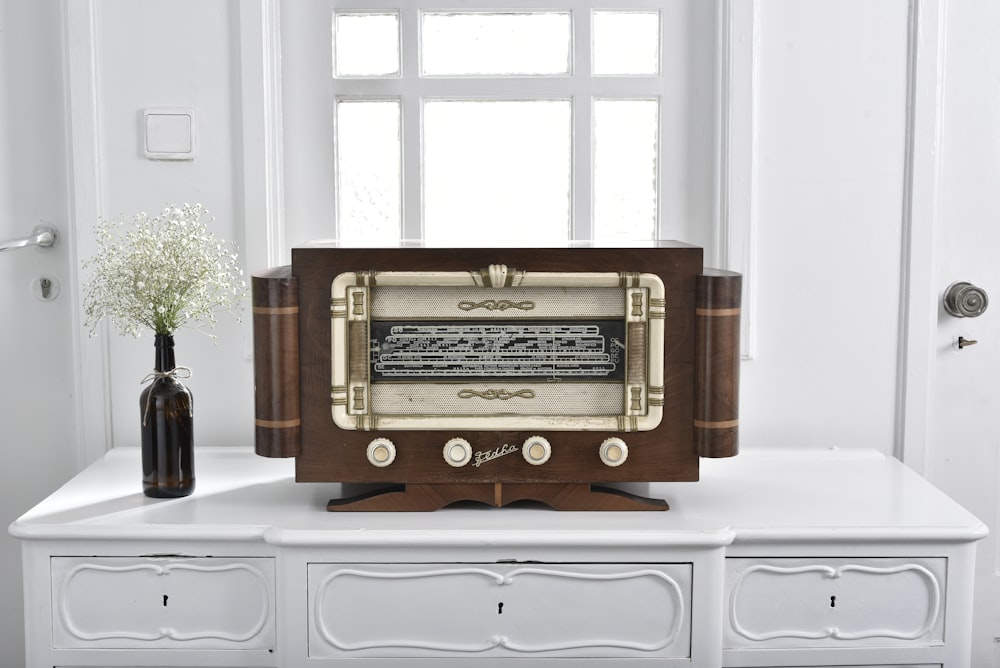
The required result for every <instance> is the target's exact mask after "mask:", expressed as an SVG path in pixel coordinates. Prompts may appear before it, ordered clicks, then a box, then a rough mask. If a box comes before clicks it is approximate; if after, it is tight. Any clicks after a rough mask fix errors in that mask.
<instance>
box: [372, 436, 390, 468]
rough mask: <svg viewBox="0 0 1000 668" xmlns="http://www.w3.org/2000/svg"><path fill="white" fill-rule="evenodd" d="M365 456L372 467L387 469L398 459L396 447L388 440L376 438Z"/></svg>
mask: <svg viewBox="0 0 1000 668" xmlns="http://www.w3.org/2000/svg"><path fill="white" fill-rule="evenodd" d="M365 454H366V455H367V456H368V462H369V463H370V464H371V465H372V466H377V467H379V468H385V467H386V466H388V465H389V464H392V462H393V461H394V460H395V459H396V446H395V445H393V443H392V441H390V440H389V439H387V438H376V439H375V440H373V441H372V442H371V443H369V444H368V451H367V452H366V453H365Z"/></svg>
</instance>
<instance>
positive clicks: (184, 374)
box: [139, 366, 194, 427]
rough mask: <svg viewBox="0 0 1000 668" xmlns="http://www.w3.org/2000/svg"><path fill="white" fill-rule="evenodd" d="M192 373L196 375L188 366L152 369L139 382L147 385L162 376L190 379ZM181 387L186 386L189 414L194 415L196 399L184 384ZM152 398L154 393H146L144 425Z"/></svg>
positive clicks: (143, 424)
mask: <svg viewBox="0 0 1000 668" xmlns="http://www.w3.org/2000/svg"><path fill="white" fill-rule="evenodd" d="M192 375H194V372H193V371H191V369H189V368H188V367H186V366H175V367H174V368H173V369H170V370H169V371H155V370H154V371H151V372H149V373H148V374H146V377H145V378H143V379H142V380H141V381H139V384H140V385H145V384H146V383H149V382H152V381H155V380H159V379H160V378H173V379H174V380H176V379H178V378H184V379H188V378H190V377H191V376H192ZM181 387H183V388H184V394H186V395H187V398H188V415H190V416H191V417H194V401H193V400H192V397H191V391H190V390H189V389H187V388H186V387H184V385H181ZM152 399H153V393H152V392H150V393H149V394H147V395H146V408H145V409H144V410H143V411H142V426H143V427H145V426H146V422H147V421H148V419H149V404H150V402H151V401H152Z"/></svg>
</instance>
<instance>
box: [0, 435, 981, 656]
mask: <svg viewBox="0 0 1000 668" xmlns="http://www.w3.org/2000/svg"><path fill="white" fill-rule="evenodd" d="M197 457H198V482H197V489H196V490H195V492H194V494H193V495H192V496H190V497H187V498H183V499H165V500H154V499H149V498H147V497H145V496H143V494H142V491H141V486H140V473H141V465H140V462H139V452H138V448H119V449H115V450H113V451H111V452H110V453H108V454H107V455H106V456H105V457H104V458H103V459H102V460H101V461H99V462H97V463H95V464H94V465H92V466H91V467H89V468H88V469H86V470H85V471H83V472H82V473H81V474H80V475H78V476H77V477H76V478H74V479H73V480H71V481H70V482H69V483H68V484H66V485H65V486H64V487H63V488H62V489H60V490H58V491H57V492H55V493H54V494H53V495H52V496H51V497H49V498H48V499H46V500H45V501H43V502H42V503H41V504H39V505H38V506H37V507H36V508H34V509H33V510H31V511H30V512H28V513H27V514H25V515H24V516H23V517H21V518H20V519H18V520H17V521H16V522H14V524H12V525H11V527H10V532H11V534H12V535H13V536H14V537H16V538H18V539H20V540H21V542H22V555H23V560H22V562H23V569H24V595H25V610H26V613H25V625H26V644H27V666H28V667H29V668H52V667H53V666H73V667H74V668H86V667H102V668H113V667H124V666H129V667H134V666H158V667H161V668H162V667H169V666H197V667H202V668H207V667H210V666H211V667H227V666H228V667H230V668H231V667H233V666H256V667H259V668H264V667H270V668H307V667H308V668H388V667H393V668H396V667H400V666H407V665H413V666H423V667H426V666H435V667H439V666H440V667H444V668H460V667H463V668H464V667H466V666H476V667H482V668H499V667H502V666H514V667H515V668H565V667H566V666H578V665H581V664H582V663H586V665H587V666H588V668H612V667H614V668H620V667H621V666H629V665H634V666H654V665H655V666H658V667H661V666H662V667H667V668H670V667H678V666H687V667H692V668H720V667H721V666H726V667H729V668H737V667H739V668H750V667H760V666H770V667H778V666H795V667H799V668H802V667H806V666H812V667H818V666H827V667H828V666H838V667H844V666H856V667H860V666H865V667H868V668H870V667H873V666H893V667H894V668H901V667H903V666H907V667H913V668H930V667H933V668H969V666H970V665H971V660H970V634H971V630H970V629H971V616H972V594H973V571H974V565H975V549H976V541H977V540H978V539H980V538H982V537H983V536H984V535H986V528H985V527H984V525H983V524H982V523H981V522H980V521H979V520H977V519H976V518H975V517H973V516H972V515H971V514H969V513H968V512H967V511H965V510H964V509H962V508H961V507H960V506H958V505H957V504H956V503H955V502H953V501H952V500H950V499H949V498H947V497H946V496H945V495H943V494H942V493H940V492H939V491H938V490H936V489H935V488H934V487H932V486H931V485H930V484H928V483H927V482H926V481H925V480H923V479H922V478H920V477H919V476H918V475H916V474H915V473H913V472H912V471H910V470H909V469H907V468H906V467H905V466H903V465H902V464H900V463H899V462H898V461H896V460H894V459H891V458H886V457H883V456H882V455H880V454H878V453H876V452H873V451H870V450H845V451H798V450H784V451H770V450H751V451H747V452H744V453H743V454H741V455H740V456H739V457H736V458H732V459H719V460H707V461H705V462H704V463H703V466H702V471H701V480H700V481H699V482H692V483H689V482H674V483H655V484H652V485H651V486H650V487H651V489H650V495H651V496H655V497H657V498H664V499H667V500H669V502H670V504H671V506H672V509H671V511H670V512H668V513H615V512H611V513H576V512H553V511H552V510H550V509H549V508H547V507H545V506H543V505H541V504H534V503H526V504H519V505H515V506H512V507H507V508H503V509H496V508H491V507H489V506H488V505H484V504H481V503H477V504H459V505H456V506H452V507H449V508H444V509H442V510H439V511H437V512H433V513H395V512H378V513H329V512H327V511H326V504H327V500H328V499H330V498H339V497H340V496H341V495H342V493H343V489H342V488H341V485H340V484H339V483H311V484H309V483H296V482H294V481H293V469H294V463H293V462H292V461H291V460H287V459H267V458H263V457H258V456H256V455H255V454H253V452H252V451H251V450H250V449H243V448H238V449H229V448H216V449H213V448H205V447H202V448H200V449H199V450H198V452H197ZM434 489H435V490H437V491H440V490H441V486H437V487H435V488H434ZM490 489H492V486H491V488H490ZM411 492H412V490H411ZM504 493H506V491H505V492H504ZM519 493H520V492H518V491H517V490H516V489H515V490H514V495H517V494H519ZM436 503H437V500H434V503H433V504H432V505H434V504H436ZM580 659H586V661H585V662H581V661H580Z"/></svg>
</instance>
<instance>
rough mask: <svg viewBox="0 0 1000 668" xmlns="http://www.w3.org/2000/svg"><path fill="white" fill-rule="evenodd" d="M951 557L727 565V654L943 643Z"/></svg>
mask: <svg viewBox="0 0 1000 668" xmlns="http://www.w3.org/2000/svg"><path fill="white" fill-rule="evenodd" d="M946 569H947V560H946V559H905V558H904V559H816V558H811V559H735V558H732V559H727V560H726V589H727V600H726V604H727V610H726V624H725V637H724V642H725V644H724V646H725V648H726V649H742V648H759V649H765V648H766V649H773V648H780V647H850V646H864V647H878V646H886V647H893V646H918V647H926V646H931V645H940V644H942V643H943V641H944V616H945V609H944V601H945V580H946V577H945V575H946Z"/></svg>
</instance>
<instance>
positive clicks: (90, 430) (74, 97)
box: [63, 0, 114, 469]
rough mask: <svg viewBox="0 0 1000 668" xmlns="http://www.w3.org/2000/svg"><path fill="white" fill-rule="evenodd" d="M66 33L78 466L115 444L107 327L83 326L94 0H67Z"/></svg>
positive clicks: (90, 206)
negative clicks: (94, 328) (92, 329)
mask: <svg viewBox="0 0 1000 668" xmlns="http://www.w3.org/2000/svg"><path fill="white" fill-rule="evenodd" d="M63 31H64V43H65V45H66V46H65V53H64V57H65V61H64V71H65V76H66V86H67V95H66V134H67V143H68V146H67V148H68V152H69V169H68V175H67V176H68V181H69V184H68V185H69V188H68V190H69V217H70V220H69V226H70V229H69V230H67V232H68V235H67V236H68V239H67V241H68V242H69V243H67V247H68V249H69V257H70V266H69V282H70V286H71V289H72V294H73V304H74V306H73V326H74V330H75V331H74V332H73V334H72V336H71V338H72V340H73V357H74V359H75V360H76V362H77V363H76V364H75V365H74V367H75V368H74V380H73V382H74V393H75V396H76V427H77V428H76V433H77V442H76V445H77V465H78V467H79V468H80V469H82V468H83V467H84V466H86V465H87V464H89V463H90V462H93V461H94V460H96V459H98V458H99V457H100V456H101V455H103V454H104V453H105V452H106V451H107V450H108V449H109V448H111V447H112V446H113V445H114V443H113V442H112V430H111V405H110V396H111V380H110V370H109V367H108V364H109V351H108V344H109V340H108V327H107V323H106V322H102V323H101V325H100V326H99V328H98V330H97V332H96V335H95V336H91V334H90V332H89V331H88V330H87V329H86V327H85V326H84V322H85V321H86V313H85V312H84V306H83V278H84V277H83V275H82V273H81V267H80V265H81V262H82V261H83V259H84V258H88V257H91V256H92V255H93V254H94V253H95V252H96V241H95V240H94V238H93V235H91V234H84V233H81V231H82V230H84V229H86V228H87V227H88V226H90V225H94V224H96V222H97V219H98V217H99V216H100V214H101V211H102V209H103V206H102V203H103V201H104V184H103V181H102V178H101V168H100V149H99V146H100V139H99V138H100V134H101V133H100V129H101V128H100V108H99V103H98V100H99V97H98V91H97V84H98V82H97V35H96V27H95V3H94V0H64V2H63Z"/></svg>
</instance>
